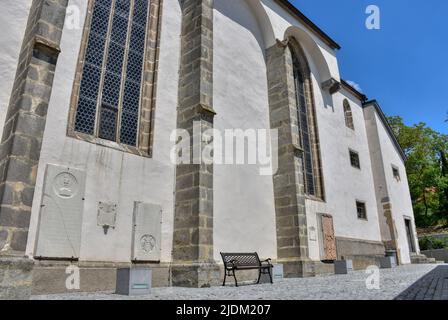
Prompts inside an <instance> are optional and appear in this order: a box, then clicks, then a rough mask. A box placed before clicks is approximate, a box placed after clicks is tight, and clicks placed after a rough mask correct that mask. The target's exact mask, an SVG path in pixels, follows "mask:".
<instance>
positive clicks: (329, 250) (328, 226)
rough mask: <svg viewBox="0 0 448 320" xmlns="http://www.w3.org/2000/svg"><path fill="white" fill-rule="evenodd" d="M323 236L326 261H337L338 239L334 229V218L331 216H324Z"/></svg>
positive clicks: (324, 258)
mask: <svg viewBox="0 0 448 320" xmlns="http://www.w3.org/2000/svg"><path fill="white" fill-rule="evenodd" d="M322 236H323V249H324V257H323V260H324V261H328V260H329V261H334V260H337V253H336V238H335V235H334V228H333V217H332V216H330V215H322Z"/></svg>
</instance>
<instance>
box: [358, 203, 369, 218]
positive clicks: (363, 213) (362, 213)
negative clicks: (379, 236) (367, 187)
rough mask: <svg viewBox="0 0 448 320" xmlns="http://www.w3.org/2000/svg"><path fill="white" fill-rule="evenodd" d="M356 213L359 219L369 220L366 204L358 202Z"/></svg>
mask: <svg viewBox="0 0 448 320" xmlns="http://www.w3.org/2000/svg"><path fill="white" fill-rule="evenodd" d="M356 211H357V213H358V219H362V220H367V210H366V204H365V202H361V201H356Z"/></svg>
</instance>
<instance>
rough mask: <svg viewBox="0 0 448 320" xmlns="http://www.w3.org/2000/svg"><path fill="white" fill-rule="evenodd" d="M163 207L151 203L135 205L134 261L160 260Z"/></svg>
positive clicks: (137, 203)
mask: <svg viewBox="0 0 448 320" xmlns="http://www.w3.org/2000/svg"><path fill="white" fill-rule="evenodd" d="M161 223H162V208H161V207H160V206H158V205H155V204H151V203H143V202H136V203H135V205H134V228H133V232H134V236H133V243H132V260H133V261H148V262H149V261H151V262H156V261H160V252H161V251H160V250H161V233H162V226H161Z"/></svg>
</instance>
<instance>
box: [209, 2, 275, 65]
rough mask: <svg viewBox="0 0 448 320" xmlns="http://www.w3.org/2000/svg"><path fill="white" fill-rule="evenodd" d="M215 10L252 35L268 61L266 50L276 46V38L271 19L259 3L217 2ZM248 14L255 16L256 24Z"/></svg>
mask: <svg viewBox="0 0 448 320" xmlns="http://www.w3.org/2000/svg"><path fill="white" fill-rule="evenodd" d="M241 7H245V8H241ZM214 8H215V10H217V11H219V12H220V13H221V14H222V15H223V16H225V17H227V18H229V19H232V20H233V21H234V22H236V23H238V24H239V25H240V26H242V27H243V28H244V29H246V30H248V31H249V32H250V33H252V35H253V36H254V37H255V39H256V40H257V42H258V45H259V46H260V49H261V52H263V56H264V57H265V59H266V53H265V52H266V49H267V48H269V47H270V46H272V45H274V44H275V37H274V32H273V30H272V26H271V24H270V21H269V18H268V17H267V15H266V12H265V11H264V9H263V7H262V6H261V4H260V3H259V2H258V1H253V0H244V1H241V0H215V2H214ZM248 12H251V13H252V14H253V16H254V17H255V20H256V23H254V22H253V21H254V20H253V19H250V18H248V17H247V13H248Z"/></svg>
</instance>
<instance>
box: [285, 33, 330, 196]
mask: <svg viewBox="0 0 448 320" xmlns="http://www.w3.org/2000/svg"><path fill="white" fill-rule="evenodd" d="M289 49H290V51H291V55H292V60H293V74H294V86H295V95H296V104H297V114H298V125H299V133H300V139H301V144H302V149H303V176H304V187H305V193H306V194H307V195H310V196H314V197H318V198H323V186H322V180H321V165H320V152H319V139H318V135H317V124H316V114H315V110H314V103H313V100H314V99H313V96H312V85H311V72H310V70H309V67H308V63H307V61H306V58H305V55H304V53H303V51H302V49H301V47H300V45H299V44H298V43H296V42H295V41H293V40H291V41H290V45H289Z"/></svg>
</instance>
